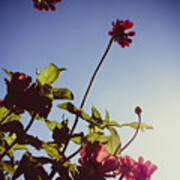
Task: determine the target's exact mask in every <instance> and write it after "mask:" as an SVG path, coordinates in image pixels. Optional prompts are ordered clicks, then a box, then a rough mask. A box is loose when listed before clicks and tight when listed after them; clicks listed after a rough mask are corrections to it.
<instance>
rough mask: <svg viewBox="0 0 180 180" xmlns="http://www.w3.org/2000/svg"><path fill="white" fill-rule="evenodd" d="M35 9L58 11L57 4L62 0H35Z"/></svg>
mask: <svg viewBox="0 0 180 180" xmlns="http://www.w3.org/2000/svg"><path fill="white" fill-rule="evenodd" d="M33 2H34V8H36V9H38V10H40V11H41V10H46V11H48V10H49V9H51V10H52V11H55V10H56V7H55V4H56V3H58V2H61V0H33Z"/></svg>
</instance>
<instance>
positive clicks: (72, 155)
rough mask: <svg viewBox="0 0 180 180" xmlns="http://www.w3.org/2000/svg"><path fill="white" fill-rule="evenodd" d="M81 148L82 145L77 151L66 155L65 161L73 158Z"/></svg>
mask: <svg viewBox="0 0 180 180" xmlns="http://www.w3.org/2000/svg"><path fill="white" fill-rule="evenodd" d="M81 148H82V147H80V148H79V149H78V150H77V151H75V152H74V153H73V154H71V155H70V156H69V157H67V158H66V160H65V161H68V160H70V159H71V158H73V157H74V156H75V155H76V154H78V153H79V151H80V150H81ZM65 161H63V163H64V162H65Z"/></svg>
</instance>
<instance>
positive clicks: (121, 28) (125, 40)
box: [108, 19, 135, 48]
mask: <svg viewBox="0 0 180 180" xmlns="http://www.w3.org/2000/svg"><path fill="white" fill-rule="evenodd" d="M112 25H113V29H112V30H111V31H109V32H108V34H109V35H110V36H113V37H114V41H116V42H118V44H119V45H121V47H122V48H124V47H125V46H129V44H130V43H132V39H130V38H129V36H134V35H135V32H134V31H130V32H126V30H128V29H130V28H132V26H133V23H132V22H131V21H129V20H125V21H122V20H119V19H118V20H117V21H116V23H115V22H112Z"/></svg>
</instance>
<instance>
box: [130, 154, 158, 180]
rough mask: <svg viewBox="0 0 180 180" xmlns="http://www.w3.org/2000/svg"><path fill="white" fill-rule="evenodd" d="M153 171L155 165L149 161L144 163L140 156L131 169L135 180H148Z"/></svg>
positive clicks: (155, 167) (155, 168)
mask: <svg viewBox="0 0 180 180" xmlns="http://www.w3.org/2000/svg"><path fill="white" fill-rule="evenodd" d="M155 170H157V166H156V165H154V164H152V163H151V161H146V162H144V158H143V157H141V156H140V157H139V159H138V162H137V163H136V165H135V166H134V168H133V174H134V177H135V179H136V180H150V177H151V175H152V174H153V173H154V171H155Z"/></svg>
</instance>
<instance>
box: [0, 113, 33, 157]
mask: <svg viewBox="0 0 180 180" xmlns="http://www.w3.org/2000/svg"><path fill="white" fill-rule="evenodd" d="M35 116H36V114H35V113H34V114H33V116H32V118H31V120H30V122H29V124H28V125H27V127H26V128H25V130H24V133H27V131H28V130H29V128H30V127H31V126H32V124H33V122H34V120H35ZM17 142H18V139H17V138H16V139H15V140H14V141H13V142H12V144H11V145H10V146H8V147H7V149H6V150H5V151H4V152H3V153H2V154H1V155H0V160H1V159H2V158H3V157H4V156H5V155H6V154H7V153H8V151H9V150H10V149H11V148H12V147H13V146H14V145H15V144H16V143H17Z"/></svg>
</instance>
